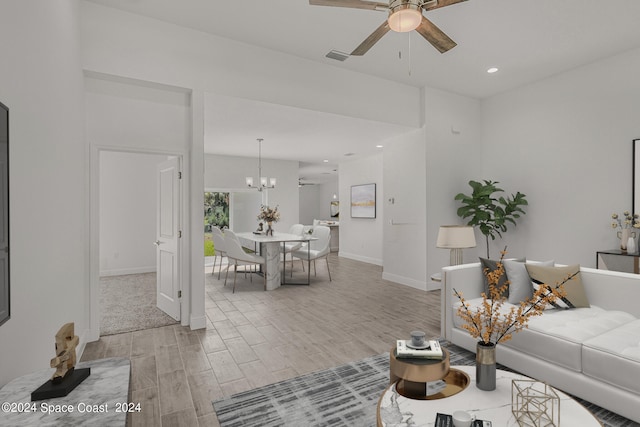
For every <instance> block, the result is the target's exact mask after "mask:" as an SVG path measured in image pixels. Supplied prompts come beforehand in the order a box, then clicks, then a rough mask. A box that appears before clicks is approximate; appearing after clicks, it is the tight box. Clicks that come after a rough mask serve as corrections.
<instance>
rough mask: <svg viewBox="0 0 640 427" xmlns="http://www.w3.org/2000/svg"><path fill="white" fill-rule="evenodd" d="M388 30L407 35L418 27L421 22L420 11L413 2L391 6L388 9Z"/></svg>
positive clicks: (418, 6)
mask: <svg viewBox="0 0 640 427" xmlns="http://www.w3.org/2000/svg"><path fill="white" fill-rule="evenodd" d="M387 21H388V22H389V28H391V30H393V31H395V32H397V33H407V32H409V31H413V30H415V29H416V28H418V27H419V26H420V23H421V22H422V9H421V8H420V5H419V4H418V3H417V2H415V1H411V0H409V1H406V0H405V2H403V3H401V4H396V5H394V4H393V3H392V4H391V7H390V9H389V18H388V19H387Z"/></svg>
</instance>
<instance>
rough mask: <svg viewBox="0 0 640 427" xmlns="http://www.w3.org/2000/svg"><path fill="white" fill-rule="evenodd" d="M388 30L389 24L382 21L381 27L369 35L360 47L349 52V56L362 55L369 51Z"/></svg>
mask: <svg viewBox="0 0 640 427" xmlns="http://www.w3.org/2000/svg"><path fill="white" fill-rule="evenodd" d="M390 29H391V28H389V22H387V21H384V22H383V23H382V25H380V26H379V27H378V28H377V29H376V30H375V31H374V32H373V33H371V35H370V36H369V37H367V38H366V39H365V40H364V41H363V42H362V43H360V45H359V46H358V47H357V48H355V50H354V51H353V52H351V55H353V56H362V55H364V54H365V53H367V52H368V51H369V49H371V47H372V46H373V45H374V44H376V43H377V42H378V40H380V39H381V38H382V36H384V35H385V34H387V33H388V32H389V30H390Z"/></svg>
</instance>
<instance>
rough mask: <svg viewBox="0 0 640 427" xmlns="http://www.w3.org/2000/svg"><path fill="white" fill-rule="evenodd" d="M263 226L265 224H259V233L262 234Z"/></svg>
mask: <svg viewBox="0 0 640 427" xmlns="http://www.w3.org/2000/svg"><path fill="white" fill-rule="evenodd" d="M262 226H263V224H262V223H259V224H258V230H257V231H259V232H262V231H263V229H262Z"/></svg>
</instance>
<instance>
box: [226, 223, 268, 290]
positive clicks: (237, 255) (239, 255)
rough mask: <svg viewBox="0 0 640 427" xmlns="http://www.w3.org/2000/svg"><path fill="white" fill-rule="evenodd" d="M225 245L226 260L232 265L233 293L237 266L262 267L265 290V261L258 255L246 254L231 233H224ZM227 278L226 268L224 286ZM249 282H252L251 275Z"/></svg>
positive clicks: (238, 240)
mask: <svg viewBox="0 0 640 427" xmlns="http://www.w3.org/2000/svg"><path fill="white" fill-rule="evenodd" d="M224 234H225V244H226V250H227V259H228V260H229V263H230V264H233V293H235V291H236V277H237V275H238V266H239V265H249V266H251V265H256V266H257V265H261V266H263V267H264V268H263V271H264V274H263V276H264V290H265V291H266V290H267V274H266V271H267V262H266V259H265V258H264V257H262V256H260V255H256V254H252V253H247V252H245V251H244V249H243V248H242V245H241V244H240V239H238V236H236V234H235V233H234V232H233V231H231V230H227V231H225V233H224ZM228 276H229V268H228V267H227V273H226V275H225V278H224V284H225V286H226V285H227V277H228ZM251 280H252V281H253V275H251Z"/></svg>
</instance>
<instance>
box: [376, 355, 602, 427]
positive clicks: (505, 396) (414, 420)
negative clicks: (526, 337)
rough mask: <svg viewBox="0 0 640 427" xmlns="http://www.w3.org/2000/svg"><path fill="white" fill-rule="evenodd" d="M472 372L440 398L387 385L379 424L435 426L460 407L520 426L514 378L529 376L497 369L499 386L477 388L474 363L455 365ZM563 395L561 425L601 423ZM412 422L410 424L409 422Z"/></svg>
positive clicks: (501, 424)
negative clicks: (458, 387) (466, 380)
mask: <svg viewBox="0 0 640 427" xmlns="http://www.w3.org/2000/svg"><path fill="white" fill-rule="evenodd" d="M452 368H455V369H457V370H459V371H463V372H465V373H467V374H468V375H469V377H470V378H471V382H470V383H469V386H468V387H467V388H465V389H464V390H462V391H461V392H459V393H458V394H455V395H453V396H450V397H447V398H444V399H437V400H417V399H409V398H406V397H404V396H402V395H401V394H399V393H398V392H397V391H396V384H397V383H394V384H391V385H390V386H389V387H387V388H386V390H385V391H384V393H382V396H380V400H379V401H378V426H379V427H393V426H406V425H418V426H429V425H433V424H434V422H435V420H436V414H437V413H438V412H440V413H443V414H452V413H453V412H454V411H457V410H464V411H467V412H470V413H472V414H474V415H475V416H476V418H477V419H480V420H488V421H491V422H492V424H493V427H505V426H506V427H509V426H518V423H517V422H516V420H515V418H514V416H513V414H512V413H511V381H512V380H514V379H517V380H520V379H524V380H526V379H530V378H528V377H525V376H524V375H519V374H514V373H512V372H507V371H503V370H497V371H496V376H497V377H496V389H495V390H493V391H482V390H480V389H478V388H477V387H476V383H475V376H476V368H475V366H452ZM554 390H555V391H556V393H557V394H558V396H559V397H560V425H561V426H580V427H589V426H602V424H601V423H600V421H598V419H597V418H596V417H595V416H593V414H591V413H590V412H589V411H588V410H587V409H586V408H585V407H584V406H582V405H581V404H579V403H578V402H577V401H575V400H573V399H572V398H571V397H570V396H568V395H566V394H564V393H562V392H561V391H559V390H556V389H554ZM409 421H411V424H408V422H409Z"/></svg>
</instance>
